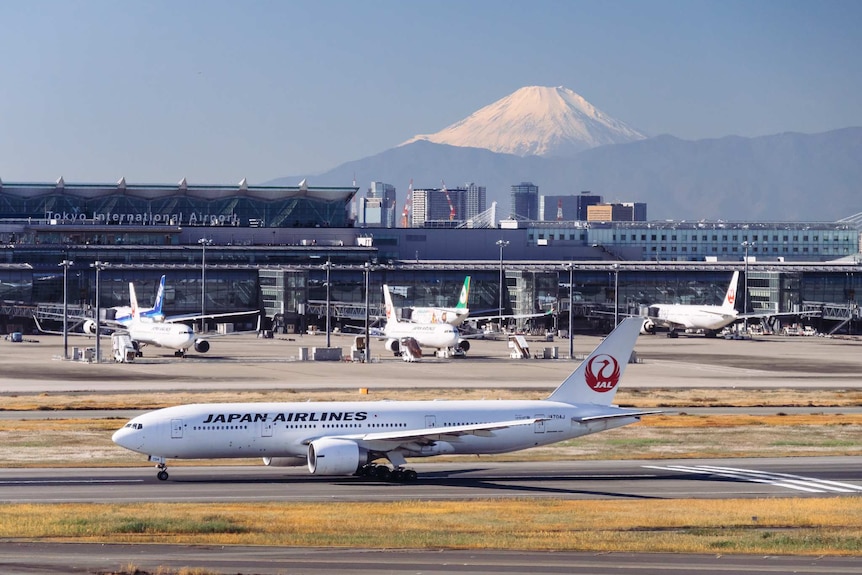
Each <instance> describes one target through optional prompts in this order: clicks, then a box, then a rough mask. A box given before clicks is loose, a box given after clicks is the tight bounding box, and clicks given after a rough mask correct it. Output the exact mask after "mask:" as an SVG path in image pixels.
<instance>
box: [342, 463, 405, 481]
mask: <svg viewBox="0 0 862 575" xmlns="http://www.w3.org/2000/svg"><path fill="white" fill-rule="evenodd" d="M356 474H357V475H358V476H360V477H365V478H367V479H374V480H377V481H389V482H392V483H409V482H411V481H416V480H417V479H418V478H419V475H418V474H417V473H416V472H415V471H414V470H412V469H405V468H403V467H396V468H394V469H390V468H389V466H388V465H363V466H362V467H361V468H360V469H359V471H358V472H357V473H356Z"/></svg>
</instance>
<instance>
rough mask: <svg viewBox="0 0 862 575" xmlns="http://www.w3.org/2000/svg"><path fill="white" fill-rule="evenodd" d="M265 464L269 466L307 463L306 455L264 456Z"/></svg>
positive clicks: (289, 465)
mask: <svg viewBox="0 0 862 575" xmlns="http://www.w3.org/2000/svg"><path fill="white" fill-rule="evenodd" d="M263 464H264V465H266V466H268V467H297V466H299V465H304V464H305V458H304V457H264V458H263Z"/></svg>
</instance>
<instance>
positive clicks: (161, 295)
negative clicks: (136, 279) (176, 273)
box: [153, 276, 165, 315]
mask: <svg viewBox="0 0 862 575" xmlns="http://www.w3.org/2000/svg"><path fill="white" fill-rule="evenodd" d="M164 301H165V276H162V279H161V280H159V291H157V292H156V300H155V301H154V302H153V314H154V315H161V313H162V304H163V303H164Z"/></svg>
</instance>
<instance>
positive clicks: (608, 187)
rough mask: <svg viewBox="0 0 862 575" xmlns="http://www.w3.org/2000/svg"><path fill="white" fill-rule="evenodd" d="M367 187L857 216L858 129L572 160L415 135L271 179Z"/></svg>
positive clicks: (668, 140) (744, 213)
mask: <svg viewBox="0 0 862 575" xmlns="http://www.w3.org/2000/svg"><path fill="white" fill-rule="evenodd" d="M354 175H355V177H356V181H357V182H358V183H359V185H360V187H361V188H362V189H363V190H364V189H365V188H366V187H367V186H368V184H369V183H370V182H371V181H384V182H387V183H390V184H393V185H394V186H396V188H397V189H398V198H399V200H398V201H399V202H402V201H403V199H404V194H405V193H406V190H407V185H408V182H409V181H410V179H411V178H412V179H413V181H414V186H415V187H439V186H440V182H441V180H445V182H446V184H447V185H448V186H450V187H454V186H457V185H460V184H463V183H465V182H475V183H477V184H479V185H484V186H486V188H487V190H488V192H487V198H488V203H489V205H490V202H491V201H493V200H497V201H498V202H499V209H500V213H501V214H507V213H508V210H509V190H510V186H511V185H512V184H517V183H519V182H522V181H531V182H533V183H534V184H536V185H538V186H539V193H540V194H554V195H556V194H576V193H579V192H580V191H583V190H590V191H592V192H593V193H595V194H599V195H602V196H603V197H604V199H605V201H616V200H620V201H636V202H646V203H647V204H648V216H649V219H675V220H683V219H684V220H700V219H706V220H717V219H722V220H735V221H740V220H767V221H778V220H786V221H835V220H837V219H840V218H842V217H845V216H848V215H851V214H855V213H859V212H862V128H845V129H841V130H834V131H831V132H825V133H822V134H798V133H784V134H777V135H773V136H764V137H758V138H741V137H736V136H730V137H726V138H720V139H713V140H698V141H686V140H680V139H678V138H675V137H673V136H658V137H655V138H650V139H645V140H640V141H635V142H630V143H624V144H615V145H608V146H601V147H597V148H592V149H588V150H585V151H582V152H580V153H578V154H576V155H575V156H573V157H570V158H543V157H539V156H525V157H521V156H516V155H513V154H501V153H495V152H491V151H489V150H485V149H479V148H468V147H457V146H450V145H444V144H434V143H432V142H428V141H423V140H419V141H415V142H413V143H410V144H405V145H402V146H399V147H396V148H392V149H389V150H386V151H384V152H381V153H380V154H377V155H374V156H369V157H367V158H363V159H361V160H356V161H352V162H347V163H345V164H342V165H340V166H338V167H336V168H333V169H332V170H329V171H327V172H325V173H322V174H318V175H311V174H305V175H299V176H290V177H285V178H279V179H277V180H273V181H271V182H268V183H269V184H272V185H296V184H297V183H298V182H299V181H300V180H302V179H303V178H306V177H307V178H308V182H309V184H310V185H313V186H327V185H332V186H344V185H349V184H350V182H351V181H353V178H354Z"/></svg>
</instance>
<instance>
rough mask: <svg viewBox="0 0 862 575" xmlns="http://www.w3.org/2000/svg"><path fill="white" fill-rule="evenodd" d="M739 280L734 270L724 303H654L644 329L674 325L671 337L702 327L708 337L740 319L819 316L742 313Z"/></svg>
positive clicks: (813, 313) (809, 314) (650, 330)
mask: <svg viewBox="0 0 862 575" xmlns="http://www.w3.org/2000/svg"><path fill="white" fill-rule="evenodd" d="M738 282H739V272H738V271H735V272H733V276H732V277H731V278H730V285H729V286H728V287H727V292H726V293H725V295H724V302H723V303H722V304H721V305H686V304H653V305H651V306H649V309H648V311H647V317H646V318H645V319H644V321H643V325H642V330H643V331H644V332H652V331H653V330H654V328H655V326H656V325H661V326H666V327H669V328H670V332H668V337H676V336H677V333H676V332H677V330H678V329H700V330H703V331H704V333H705V334H706V335H707V336H714V335H715V334H716V332H718V331H719V330H721V329H722V328H723V327H726V326H728V325H730V324H732V323H734V322H736V321H739V320H742V319H745V318H748V319H760V318H765V317H782V316H793V317H798V316H800V315H807V316H811V315H816V314H817V313H819V312H804V313H793V312H780V313H779V312H775V313H762V312H757V313H740V312H738V311H736V285H737V283H738Z"/></svg>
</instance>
